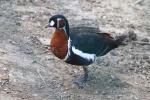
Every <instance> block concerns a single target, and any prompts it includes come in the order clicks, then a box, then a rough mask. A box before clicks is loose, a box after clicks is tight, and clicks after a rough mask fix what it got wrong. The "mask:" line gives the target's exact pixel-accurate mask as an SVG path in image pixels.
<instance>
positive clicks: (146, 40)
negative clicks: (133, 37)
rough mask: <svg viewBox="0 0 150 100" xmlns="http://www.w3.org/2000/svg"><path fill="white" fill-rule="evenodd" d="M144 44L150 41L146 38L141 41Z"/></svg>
mask: <svg viewBox="0 0 150 100" xmlns="http://www.w3.org/2000/svg"><path fill="white" fill-rule="evenodd" d="M141 41H142V42H149V39H148V38H144V39H142V40H141Z"/></svg>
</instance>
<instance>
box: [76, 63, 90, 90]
mask: <svg viewBox="0 0 150 100" xmlns="http://www.w3.org/2000/svg"><path fill="white" fill-rule="evenodd" d="M83 71H84V74H83V75H82V76H81V77H80V78H78V79H77V80H76V81H74V83H75V84H77V85H78V87H79V88H81V89H83V88H84V86H85V85H86V82H87V80H88V69H87V67H86V66H83Z"/></svg>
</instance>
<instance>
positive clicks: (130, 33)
mask: <svg viewBox="0 0 150 100" xmlns="http://www.w3.org/2000/svg"><path fill="white" fill-rule="evenodd" d="M128 34H129V40H130V41H132V40H133V41H136V40H137V35H136V33H135V32H134V30H131V29H130V30H129V31H128Z"/></svg>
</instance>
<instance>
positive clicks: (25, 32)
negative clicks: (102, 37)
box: [0, 0, 150, 100]
mask: <svg viewBox="0 0 150 100" xmlns="http://www.w3.org/2000/svg"><path fill="white" fill-rule="evenodd" d="M55 14H63V15H65V16H66V17H67V18H68V20H69V23H70V26H71V27H74V26H90V27H97V28H99V29H100V30H102V31H105V32H110V33H112V34H113V35H116V34H122V33H135V34H136V35H137V37H136V36H132V35H131V36H130V38H129V40H128V42H127V45H124V46H121V47H119V48H117V49H115V50H112V51H111V52H110V53H108V54H107V55H106V56H103V57H99V58H97V60H96V62H95V63H94V64H92V65H90V66H88V69H89V76H90V80H89V81H88V82H87V85H86V87H85V88H84V89H78V87H77V86H76V85H74V84H72V80H73V79H74V78H75V75H78V74H82V68H81V67H79V66H78V67H77V66H71V65H68V64H66V63H64V62H63V61H61V60H59V59H57V58H56V57H54V56H53V54H52V53H51V52H49V51H48V46H45V45H43V44H42V43H41V42H40V41H39V40H38V38H46V39H49V38H50V36H51V34H49V33H51V32H50V30H49V29H45V28H44V27H45V25H47V24H48V19H49V17H51V16H52V15H55ZM0 100H150V1H149V0H0Z"/></svg>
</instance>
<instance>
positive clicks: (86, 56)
mask: <svg viewBox="0 0 150 100" xmlns="http://www.w3.org/2000/svg"><path fill="white" fill-rule="evenodd" d="M72 51H73V52H74V53H75V54H76V55H78V56H80V57H82V58H84V59H87V60H92V61H93V62H94V60H95V58H96V55H95V54H89V53H84V52H82V51H80V50H78V49H76V48H75V47H74V46H73V47H72Z"/></svg>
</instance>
